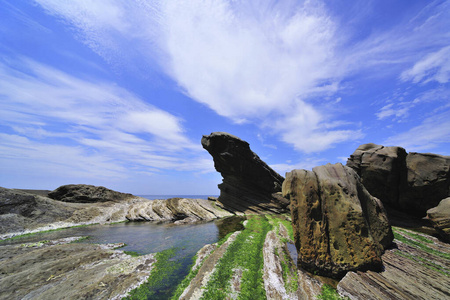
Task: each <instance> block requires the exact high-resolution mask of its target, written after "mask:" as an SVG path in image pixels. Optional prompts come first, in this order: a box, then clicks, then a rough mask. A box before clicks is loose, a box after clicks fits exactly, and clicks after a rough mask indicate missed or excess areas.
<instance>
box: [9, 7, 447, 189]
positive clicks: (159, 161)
mask: <svg viewBox="0 0 450 300" xmlns="http://www.w3.org/2000/svg"><path fill="white" fill-rule="evenodd" d="M0 7H1V9H0V186H3V187H8V188H39V189H55V188H56V187H58V186H60V185H63V184H69V183H86V184H94V185H103V186H106V187H109V188H112V189H116V190H119V191H123V192H131V193H134V194H218V189H217V184H218V183H220V182H221V176H220V174H218V173H217V172H216V171H215V170H214V166H213V161H212V158H211V157H210V155H209V154H208V153H207V152H206V151H205V150H203V148H202V147H201V144H200V140H201V137H202V135H204V134H210V133H211V132H214V131H226V132H229V133H232V134H234V135H236V136H239V137H240V138H242V139H244V140H246V141H248V142H249V143H250V146H251V148H252V150H253V151H254V152H256V153H257V154H258V155H259V156H260V157H261V158H262V159H263V160H264V161H266V162H267V163H268V164H269V165H270V166H272V167H273V168H274V169H275V170H276V171H278V172H279V173H280V174H282V175H284V174H285V172H286V171H290V170H292V169H295V168H305V169H310V168H312V167H314V166H317V165H322V164H326V163H328V162H331V163H336V162H343V163H345V161H346V158H347V157H348V156H349V155H350V154H351V153H353V151H354V150H355V149H356V148H357V147H358V146H359V145H360V144H363V143H368V142H373V143H377V144H382V145H386V146H402V147H404V148H405V149H406V150H407V151H416V152H432V153H439V154H443V155H450V85H449V81H450V30H449V28H450V1H417V0H405V1H391V0H389V1H387V0H383V1H379V0H377V1H369V0H364V1H345V0H335V1H323V2H322V1H289V0H287V1H257V0H255V1H246V0H234V1H224V0H189V1H170V0H161V1H157V0H156V1H137V0H136V1H132V0H128V1H119V0H96V1H88V0H85V1H82V0H74V1H65V0H60V1H58V0H36V1H25V0H23V1H22V0H10V1H5V0H0Z"/></svg>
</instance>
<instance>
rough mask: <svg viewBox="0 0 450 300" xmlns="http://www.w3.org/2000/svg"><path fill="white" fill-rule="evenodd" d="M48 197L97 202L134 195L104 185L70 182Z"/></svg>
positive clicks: (67, 200) (61, 199)
mask: <svg viewBox="0 0 450 300" xmlns="http://www.w3.org/2000/svg"><path fill="white" fill-rule="evenodd" d="M48 197H49V198H52V199H55V200H59V201H64V202H74V203H95V202H106V201H120V200H124V199H129V198H132V197H134V196H133V195H131V194H125V193H120V192H116V191H113V190H110V189H107V188H105V187H102V186H93V185H87V184H68V185H63V186H60V187H59V188H57V189H56V190H54V191H53V192H50V193H49V194H48Z"/></svg>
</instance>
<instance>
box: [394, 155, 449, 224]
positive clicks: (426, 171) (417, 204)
mask: <svg viewBox="0 0 450 300" xmlns="http://www.w3.org/2000/svg"><path fill="white" fill-rule="evenodd" d="M406 167H407V181H406V183H405V184H404V185H402V186H401V187H400V189H401V190H400V200H399V204H400V207H401V208H404V209H409V208H410V207H414V210H415V211H417V212H418V213H420V215H422V216H423V215H425V213H426V211H427V210H428V209H430V208H433V207H435V206H437V205H438V204H439V202H440V201H441V200H442V199H444V198H447V197H449V196H450V171H449V170H450V156H442V155H437V154H430V153H415V152H410V153H408V156H407V157H406Z"/></svg>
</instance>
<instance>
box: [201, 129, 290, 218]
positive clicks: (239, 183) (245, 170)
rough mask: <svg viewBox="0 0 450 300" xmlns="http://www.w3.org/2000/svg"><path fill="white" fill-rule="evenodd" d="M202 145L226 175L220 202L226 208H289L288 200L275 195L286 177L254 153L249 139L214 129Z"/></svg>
mask: <svg viewBox="0 0 450 300" xmlns="http://www.w3.org/2000/svg"><path fill="white" fill-rule="evenodd" d="M202 146H203V148H205V149H206V150H207V151H208V152H209V154H211V156H212V157H213V159H214V167H215V168H216V170H217V171H218V172H220V174H221V175H222V177H223V182H222V183H221V184H219V189H220V196H219V199H218V201H219V202H220V203H221V204H222V205H223V207H224V208H225V209H228V210H230V211H233V212H241V213H259V212H281V211H285V210H286V208H287V205H288V204H289V203H288V201H286V200H285V199H284V198H283V197H280V195H277V194H276V193H277V192H281V185H282V183H283V180H284V178H283V177H282V176H281V175H279V174H278V173H277V172H275V171H274V170H272V169H271V168H270V167H269V166H268V165H267V164H266V163H265V162H263V161H262V160H261V159H260V158H259V157H258V155H256V154H255V153H254V152H252V151H251V150H250V146H249V144H248V143H247V142H245V141H243V140H241V139H239V138H238V137H235V136H233V135H231V134H228V133H224V132H214V133H211V134H210V135H208V136H203V138H202Z"/></svg>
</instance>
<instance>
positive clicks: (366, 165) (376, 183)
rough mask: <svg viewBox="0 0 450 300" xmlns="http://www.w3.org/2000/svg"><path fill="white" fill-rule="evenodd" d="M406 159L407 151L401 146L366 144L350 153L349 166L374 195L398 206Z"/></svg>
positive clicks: (385, 202) (388, 203)
mask: <svg viewBox="0 0 450 300" xmlns="http://www.w3.org/2000/svg"><path fill="white" fill-rule="evenodd" d="M405 159H406V151H405V149H403V148H401V147H384V146H381V145H375V144H364V145H361V146H359V147H358V148H357V149H356V150H355V152H354V153H353V154H352V155H350V158H349V159H348V161H347V166H348V167H351V168H352V169H354V170H355V171H356V173H358V175H359V176H360V177H361V182H362V183H363V184H364V186H365V187H366V189H367V190H368V191H369V192H370V194H371V195H372V196H374V197H377V198H378V199H381V200H382V201H383V203H384V204H387V205H390V206H393V207H398V206H399V204H398V202H399V193H400V191H399V190H400V184H401V181H404V179H405V178H406V162H405Z"/></svg>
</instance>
